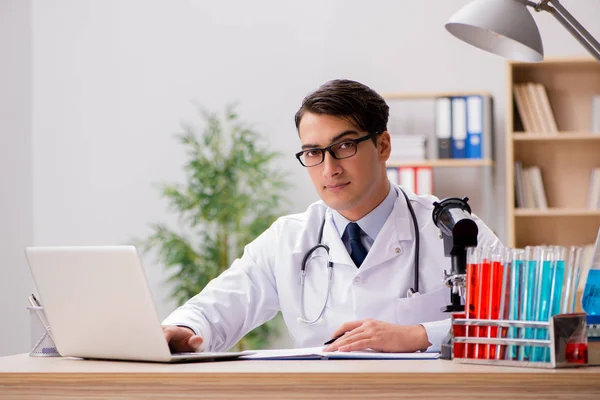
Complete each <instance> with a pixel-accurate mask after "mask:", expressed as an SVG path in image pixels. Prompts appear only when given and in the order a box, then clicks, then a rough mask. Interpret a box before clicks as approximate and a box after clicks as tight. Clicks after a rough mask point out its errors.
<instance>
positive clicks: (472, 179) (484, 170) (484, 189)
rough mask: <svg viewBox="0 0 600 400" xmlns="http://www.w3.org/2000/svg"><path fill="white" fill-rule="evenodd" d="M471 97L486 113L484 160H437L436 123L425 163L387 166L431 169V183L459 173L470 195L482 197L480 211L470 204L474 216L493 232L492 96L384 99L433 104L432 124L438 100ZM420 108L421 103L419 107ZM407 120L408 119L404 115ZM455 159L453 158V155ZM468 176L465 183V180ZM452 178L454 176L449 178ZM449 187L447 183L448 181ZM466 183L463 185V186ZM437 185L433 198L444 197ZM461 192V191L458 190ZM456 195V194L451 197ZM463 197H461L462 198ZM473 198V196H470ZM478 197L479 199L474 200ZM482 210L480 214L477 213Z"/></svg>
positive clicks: (386, 96) (395, 95)
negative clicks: (477, 216)
mask: <svg viewBox="0 0 600 400" xmlns="http://www.w3.org/2000/svg"><path fill="white" fill-rule="evenodd" d="M471 96H479V97H481V98H482V99H483V100H482V101H483V109H482V110H481V112H482V113H483V117H482V118H483V121H482V132H481V133H482V139H481V140H482V149H481V158H437V155H438V154H437V153H438V148H437V146H438V144H437V140H438V138H437V137H436V129H437V128H436V126H435V123H432V125H431V126H430V127H427V128H426V129H425V136H426V137H427V142H428V143H427V146H426V148H427V154H426V159H424V160H403V159H397V158H393V157H392V158H390V160H389V161H388V162H387V166H388V168H389V167H391V168H396V167H397V168H402V167H408V168H430V169H431V170H432V179H433V180H435V179H434V178H433V177H434V176H437V175H438V174H441V177H442V180H444V179H448V178H449V177H450V176H452V178H453V177H454V176H455V175H454V172H450V171H451V170H452V171H454V170H458V171H457V173H460V174H461V175H460V176H462V177H463V181H466V182H467V185H468V186H469V189H468V190H467V192H466V193H467V195H468V193H471V194H474V193H473V191H471V188H473V190H476V191H477V193H478V194H479V195H480V196H481V198H480V200H481V205H480V206H479V207H477V205H476V203H473V204H471V207H472V208H473V210H474V212H476V213H478V214H479V215H480V216H481V217H482V218H483V219H484V220H485V221H486V223H487V224H488V226H490V227H492V229H494V228H495V226H496V221H495V219H496V218H495V212H494V207H493V199H494V190H493V189H494V187H493V171H494V166H495V163H494V159H493V143H492V142H493V139H494V135H493V98H492V95H491V94H490V92H486V91H432V92H404V93H383V94H382V97H383V98H384V99H386V101H387V102H388V104H389V103H390V102H396V101H404V102H406V101H409V102H415V101H417V102H420V101H423V102H427V101H429V102H430V103H431V117H430V118H429V119H430V120H431V122H435V120H436V118H437V115H436V113H437V111H436V104H435V101H436V99H439V98H449V99H452V98H465V99H467V98H469V97H471ZM419 104H421V103H419ZM422 104H423V105H425V106H428V105H427V103H422ZM404 117H406V115H404ZM395 133H403V132H393V133H392V134H395ZM453 155H454V154H453ZM442 170H443V171H445V172H443V171H442ZM465 171H469V172H466V179H464V177H465ZM449 174H452V175H449ZM445 182H446V183H447V182H448V181H445ZM463 183H464V182H463ZM436 187H437V186H436V185H434V193H433V194H434V195H437V196H438V197H441V198H443V197H445V196H441V195H442V193H443V192H444V191H442V192H438V191H437V190H436ZM458 191H460V189H459V190H458ZM452 195H454V194H452ZM460 197H462V196H460ZM469 197H470V198H471V197H472V196H471V195H469ZM475 197H477V195H476V196H475ZM476 208H479V210H476Z"/></svg>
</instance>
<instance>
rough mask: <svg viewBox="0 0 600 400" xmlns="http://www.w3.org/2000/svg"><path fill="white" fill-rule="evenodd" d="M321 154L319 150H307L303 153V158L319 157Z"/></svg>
mask: <svg viewBox="0 0 600 400" xmlns="http://www.w3.org/2000/svg"><path fill="white" fill-rule="evenodd" d="M320 155H321V152H320V151H319V150H307V151H305V152H304V157H319V156H320Z"/></svg>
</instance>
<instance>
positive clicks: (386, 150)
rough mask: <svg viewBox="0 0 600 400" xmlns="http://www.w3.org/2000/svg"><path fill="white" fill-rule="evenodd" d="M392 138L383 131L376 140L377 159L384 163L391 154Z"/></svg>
mask: <svg viewBox="0 0 600 400" xmlns="http://www.w3.org/2000/svg"><path fill="white" fill-rule="evenodd" d="M391 142H392V138H391V137H390V133H389V132H388V131H383V132H382V133H381V134H380V135H379V137H378V138H377V151H378V153H379V159H380V160H381V161H383V162H386V161H387V160H388V159H389V158H390V154H391V152H392V143H391Z"/></svg>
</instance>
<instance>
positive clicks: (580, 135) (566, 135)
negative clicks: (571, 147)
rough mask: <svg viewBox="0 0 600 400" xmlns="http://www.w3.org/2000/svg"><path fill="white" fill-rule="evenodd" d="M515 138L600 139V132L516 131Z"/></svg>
mask: <svg viewBox="0 0 600 400" xmlns="http://www.w3.org/2000/svg"><path fill="white" fill-rule="evenodd" d="M513 140H515V141H519V142H528V141H532V142H536V141H537V142H540V141H548V142H551V141H563V140H576V141H586V140H590V141H595V140H597V141H600V133H589V132H558V134H554V135H549V134H546V133H524V132H514V133H513Z"/></svg>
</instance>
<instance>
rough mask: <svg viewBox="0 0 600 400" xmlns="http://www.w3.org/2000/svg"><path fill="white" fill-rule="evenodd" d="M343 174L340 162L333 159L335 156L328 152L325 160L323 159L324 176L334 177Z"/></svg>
mask: <svg viewBox="0 0 600 400" xmlns="http://www.w3.org/2000/svg"><path fill="white" fill-rule="evenodd" d="M341 172H342V167H341V166H340V160H338V159H336V158H335V157H333V155H332V154H331V153H330V152H328V151H326V152H325V158H324V159H323V176H325V177H332V176H336V175H339V174H340V173H341Z"/></svg>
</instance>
